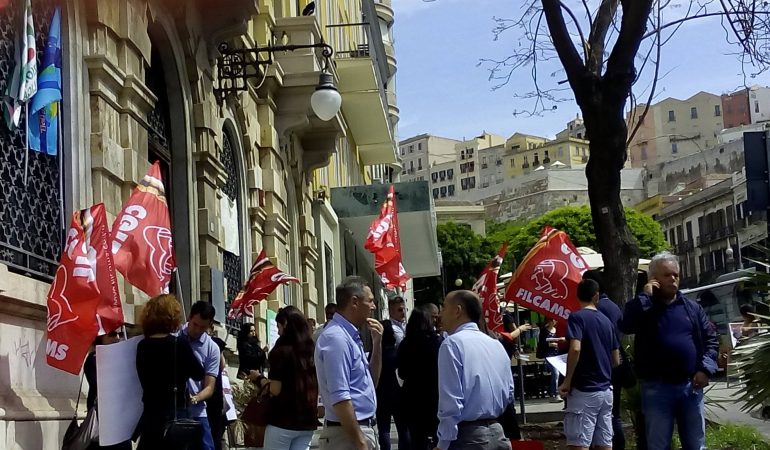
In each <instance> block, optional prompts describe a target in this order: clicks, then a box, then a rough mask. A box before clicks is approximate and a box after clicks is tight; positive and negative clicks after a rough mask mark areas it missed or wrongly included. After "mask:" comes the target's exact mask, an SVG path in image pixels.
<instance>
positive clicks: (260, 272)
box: [227, 250, 299, 319]
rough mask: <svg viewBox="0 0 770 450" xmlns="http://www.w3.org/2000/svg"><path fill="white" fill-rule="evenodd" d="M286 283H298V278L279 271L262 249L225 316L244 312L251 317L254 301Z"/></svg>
mask: <svg viewBox="0 0 770 450" xmlns="http://www.w3.org/2000/svg"><path fill="white" fill-rule="evenodd" d="M287 283H299V279H298V278H294V277H292V276H289V275H286V274H285V273H284V272H281V270H280V269H278V268H277V267H275V266H274V265H273V263H271V262H270V260H269V259H267V256H265V251H264V250H262V251H261V252H259V256H258V257H257V260H256V261H254V265H253V266H251V273H249V280H248V281H247V282H246V285H245V286H244V287H243V289H241V291H240V292H239V293H238V295H237V296H236V297H235V300H233V303H232V305H230V312H229V313H228V314H227V317H229V318H230V319H237V318H238V317H240V316H242V315H244V314H245V315H247V316H249V317H251V316H252V312H251V307H252V305H254V303H257V302H261V301H262V300H264V299H266V298H267V296H268V295H270V293H271V292H273V291H274V290H275V288H277V287H278V286H279V285H281V284H287Z"/></svg>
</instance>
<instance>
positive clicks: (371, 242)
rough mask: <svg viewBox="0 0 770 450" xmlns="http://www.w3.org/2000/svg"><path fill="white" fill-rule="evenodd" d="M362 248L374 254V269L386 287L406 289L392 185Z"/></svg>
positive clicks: (406, 276)
mask: <svg viewBox="0 0 770 450" xmlns="http://www.w3.org/2000/svg"><path fill="white" fill-rule="evenodd" d="M364 248H366V249H367V250H369V251H370V252H371V253H373V254H374V270H375V271H376V272H377V273H378V274H379V275H380V278H381V279H382V284H383V285H385V286H386V287H387V288H388V289H394V288H396V287H400V288H401V289H406V282H407V281H408V280H409V278H410V277H409V274H408V273H407V272H406V269H404V265H403V264H402V262H401V237H400V234H399V227H398V211H397V210H396V190H395V187H394V186H393V185H390V188H389V189H388V196H387V198H386V200H385V202H384V203H383V204H382V208H381V209H380V216H379V217H378V218H376V219H375V220H373V221H372V224H371V225H370V226H369V234H368V235H367V237H366V242H364Z"/></svg>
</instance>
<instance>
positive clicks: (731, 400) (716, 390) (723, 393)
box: [706, 381, 770, 439]
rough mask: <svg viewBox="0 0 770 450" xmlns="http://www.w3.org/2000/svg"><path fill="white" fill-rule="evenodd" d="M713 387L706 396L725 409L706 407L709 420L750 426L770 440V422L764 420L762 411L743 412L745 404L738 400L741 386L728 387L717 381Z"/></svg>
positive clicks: (731, 385)
mask: <svg viewBox="0 0 770 450" xmlns="http://www.w3.org/2000/svg"><path fill="white" fill-rule="evenodd" d="M712 385H713V387H712V388H711V389H710V390H708V391H707V392H706V396H707V397H708V398H710V399H711V400H713V401H716V402H718V403H719V405H721V406H722V407H724V409H722V408H719V407H718V406H711V407H709V406H708V405H707V406H706V417H708V419H709V420H711V421H714V422H717V423H722V424H723V423H735V424H741V425H748V426H750V427H753V428H756V430H757V431H758V432H760V433H762V434H763V435H764V436H765V437H767V438H768V439H770V421H768V420H764V419H762V416H761V415H760V411H759V410H758V409H757V410H754V411H751V412H746V411H741V407H743V405H744V403H743V402H740V401H738V400H737V398H738V397H739V394H738V392H739V391H740V387H739V386H735V385H734V384H732V383H731V384H730V387H727V383H726V382H724V381H717V382H714V383H712Z"/></svg>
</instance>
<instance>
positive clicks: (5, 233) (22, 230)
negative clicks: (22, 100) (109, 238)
mask: <svg viewBox="0 0 770 450" xmlns="http://www.w3.org/2000/svg"><path fill="white" fill-rule="evenodd" d="M21 4H22V2H11V3H10V4H9V5H8V6H6V7H5V8H4V9H3V10H2V13H0V92H5V89H6V84H7V80H8V74H9V72H10V71H11V70H13V68H14V62H13V61H14V52H15V46H16V36H17V34H18V28H19V14H21V12H22V9H21V7H20V6H21ZM60 5H61V2H60V1H59V0H33V1H32V12H33V21H34V24H35V38H36V47H37V49H38V51H39V52H38V70H42V67H41V62H42V61H41V58H42V54H43V52H42V50H43V49H45V46H46V41H47V37H48V28H49V26H50V23H51V18H52V17H53V12H54V9H55V8H56V7H57V6H60ZM62 30H63V31H64V30H65V28H64V27H62ZM64 52H65V57H66V55H67V49H64ZM63 76H64V77H66V74H63ZM66 101H67V99H64V102H66ZM60 111H62V108H60ZM67 111H68V110H67V108H63V112H64V113H65V114H66V113H67ZM25 112H26V109H25V110H23V111H22V119H21V123H20V124H19V127H18V128H16V129H14V130H13V131H9V129H8V127H7V125H6V124H5V121H4V120H0V263H2V264H5V265H7V266H8V267H9V268H10V270H12V271H14V272H18V273H22V274H25V275H29V276H32V277H34V278H38V279H41V280H46V281H47V280H51V279H53V274H54V272H55V271H56V267H57V265H58V260H59V254H60V251H61V248H62V236H63V235H64V233H65V232H66V227H69V218H65V217H64V211H63V208H62V195H61V192H60V186H61V183H60V181H61V180H60V179H59V174H60V169H59V168H60V167H63V166H64V164H62V161H63V160H62V159H61V158H69V157H70V154H69V153H67V154H66V155H63V154H62V153H64V152H63V151H59V152H58V155H56V156H49V155H47V154H43V153H38V152H35V151H32V150H29V151H27V150H26V141H27V136H26V130H27V123H26V118H25ZM65 119H67V118H65ZM60 138H61V136H60ZM62 147H63V148H64V149H67V148H68V146H62ZM25 161H26V162H25ZM25 166H26V169H25ZM25 172H26V184H25V182H24V176H25V175H24V174H25Z"/></svg>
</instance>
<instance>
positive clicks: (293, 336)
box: [271, 306, 318, 406]
mask: <svg viewBox="0 0 770 450" xmlns="http://www.w3.org/2000/svg"><path fill="white" fill-rule="evenodd" d="M275 321H276V322H278V323H280V324H281V325H283V333H282V334H281V336H280V337H279V338H278V340H277V341H276V342H275V347H274V348H273V351H276V350H278V351H280V352H281V353H280V355H281V357H283V358H287V359H288V361H287V362H286V364H285V367H292V368H293V369H294V370H293V372H294V379H295V380H296V383H297V384H296V386H294V388H295V391H296V392H297V394H298V396H299V397H300V398H301V396H303V395H304V396H305V397H307V401H308V402H309V403H310V404H312V405H313V406H315V405H316V404H317V402H318V380H317V379H316V373H315V362H314V360H313V353H314V350H315V344H314V343H313V334H312V332H311V331H310V325H309V324H308V322H307V318H306V317H305V315H304V314H302V311H300V310H299V309H297V308H296V307H294V306H287V307H285V308H282V309H281V310H280V311H278V314H276V316H275ZM271 353H272V352H271Z"/></svg>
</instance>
